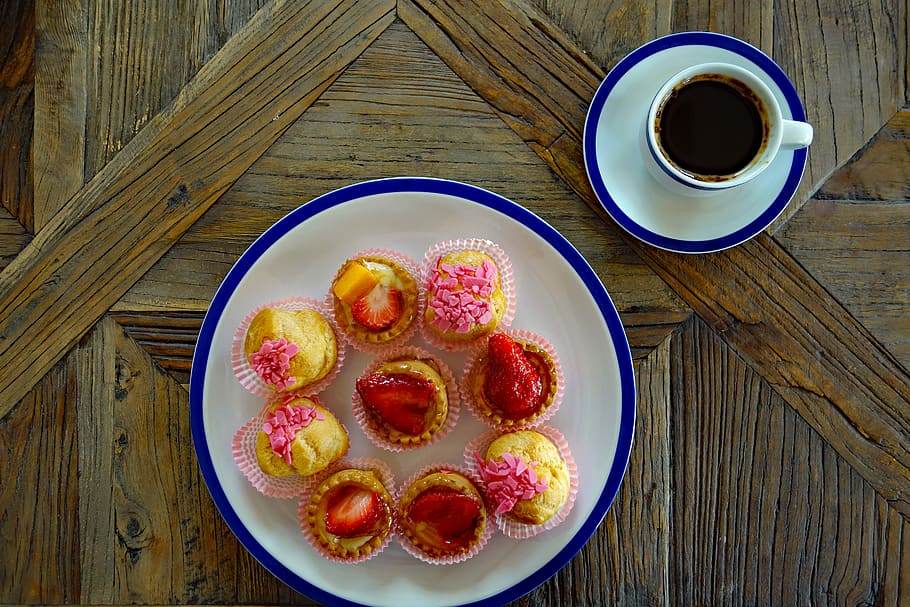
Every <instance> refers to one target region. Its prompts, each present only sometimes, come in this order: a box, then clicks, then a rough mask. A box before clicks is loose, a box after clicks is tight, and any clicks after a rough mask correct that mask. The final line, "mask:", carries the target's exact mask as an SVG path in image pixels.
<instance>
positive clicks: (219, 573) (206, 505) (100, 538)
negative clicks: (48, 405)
mask: <svg viewBox="0 0 910 607" xmlns="http://www.w3.org/2000/svg"><path fill="white" fill-rule="evenodd" d="M73 356H74V357H75V358H76V359H77V360H78V361H79V362H78V365H77V369H78V373H77V377H78V384H77V385H78V392H77V396H76V399H74V404H75V408H76V409H77V410H78V412H79V415H78V420H79V421H78V423H79V437H80V440H79V469H80V471H81V474H80V477H79V509H78V510H79V516H80V528H81V530H82V531H81V537H82V538H84V542H83V550H82V555H81V559H80V562H81V564H82V567H81V572H82V583H81V587H82V593H81V597H80V602H82V603H84V604H135V603H141V604H174V603H189V604H193V603H231V602H238V603H250V602H252V603H287V602H292V603H295V604H296V603H299V604H305V605H306V604H311V603H309V602H306V601H302V600H301V599H300V598H299V595H297V594H296V593H294V592H292V591H291V590H290V589H288V588H287V587H286V586H284V585H283V584H280V583H278V582H277V581H276V580H275V579H274V577H272V575H271V574H270V573H268V572H267V571H266V570H265V569H263V568H262V567H261V566H260V565H258V563H256V562H255V561H254V560H253V558H252V557H251V556H250V555H249V554H248V553H247V552H246V550H245V549H244V548H243V547H242V546H240V544H239V543H238V542H237V540H236V538H234V536H233V535H232V534H231V533H230V531H229V530H228V529H227V527H226V525H225V524H224V522H223V520H222V519H221V517H220V516H219V515H218V513H217V511H216V510H215V507H214V504H213V503H212V501H211V498H210V497H209V495H208V492H207V490H206V488H205V484H204V482H203V481H202V478H201V475H200V472H199V469H198V466H197V463H196V459H195V456H194V451H193V445H192V438H191V434H190V423H189V416H188V415H187V411H188V409H189V397H188V395H187V393H186V391H185V390H184V389H183V388H181V387H180V386H179V385H178V384H177V383H176V382H175V381H174V380H173V379H172V378H171V377H169V376H168V375H167V374H165V373H162V371H161V369H160V368H159V367H158V366H157V365H156V364H155V362H154V361H153V360H152V358H151V357H150V356H149V355H148V354H147V353H146V352H144V350H143V349H142V348H141V347H139V345H138V344H137V343H136V342H135V341H133V340H132V339H131V338H130V337H129V336H128V335H127V334H126V333H125V332H124V331H123V330H122V328H121V327H120V326H119V325H118V324H117V322H116V321H114V319H113V318H112V317H105V318H104V319H102V321H101V322H99V323H98V325H97V326H96V328H95V329H94V330H93V331H92V332H91V333H90V334H89V335H88V336H87V337H86V339H85V340H84V341H83V343H82V344H81V345H80V347H79V348H77V349H76V351H75V352H74V355H73ZM150 403H153V404H154V406H149V404H150ZM70 404H71V406H72V404H73V403H70Z"/></svg>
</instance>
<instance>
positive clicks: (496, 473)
mask: <svg viewBox="0 0 910 607" xmlns="http://www.w3.org/2000/svg"><path fill="white" fill-rule="evenodd" d="M474 457H476V458H477V464H478V467H479V468H480V476H481V478H482V479H483V482H484V486H485V487H486V490H487V494H488V496H489V497H490V499H491V500H492V501H493V503H494V504H496V514H503V513H505V512H509V511H510V510H512V508H514V507H515V504H516V503H518V501H519V500H529V499H531V498H532V497H534V496H535V495H537V494H538V493H543V492H544V491H546V490H547V482H546V480H543V479H538V478H537V470H535V469H534V466H536V465H537V462H530V463H528V462H526V461H525V460H523V459H522V458H520V457H515V456H514V455H512V454H511V453H503V454H502V459H501V460H492V459H488V460H487V461H483V459H482V458H481V457H480V454H479V453H475V454H474Z"/></svg>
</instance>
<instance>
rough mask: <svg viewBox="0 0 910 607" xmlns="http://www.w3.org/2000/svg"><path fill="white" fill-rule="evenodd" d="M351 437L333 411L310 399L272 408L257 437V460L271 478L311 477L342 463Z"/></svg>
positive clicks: (289, 401)
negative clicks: (333, 464)
mask: <svg viewBox="0 0 910 607" xmlns="http://www.w3.org/2000/svg"><path fill="white" fill-rule="evenodd" d="M348 445H349V442H348V433H347V431H346V430H345V429H344V426H342V425H341V422H339V421H338V419H336V418H335V416H334V415H332V413H331V411H329V410H328V409H326V408H325V407H323V406H322V405H321V404H319V402H318V401H316V400H314V399H311V398H306V397H303V398H287V399H284V400H282V401H279V402H276V403H275V404H274V405H272V406H271V407H269V410H268V413H267V414H266V415H265V417H264V419H263V421H262V426H261V429H260V431H259V433H258V434H257V436H256V460H257V461H258V463H259V467H260V468H261V469H262V471H263V472H265V473H266V474H269V475H271V476H292V475H295V474H299V475H302V476H310V475H313V474H316V473H317V472H320V471H321V470H324V469H325V468H327V467H328V466H329V465H330V464H332V463H333V462H336V461H338V460H339V459H341V458H342V457H343V456H344V454H345V453H347V451H348Z"/></svg>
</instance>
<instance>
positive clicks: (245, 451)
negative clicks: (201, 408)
mask: <svg viewBox="0 0 910 607" xmlns="http://www.w3.org/2000/svg"><path fill="white" fill-rule="evenodd" d="M265 410H267V407H266V408H265V409H263V411H265ZM262 416H263V413H262V412H260V413H259V415H257V416H256V417H254V418H253V419H251V420H250V421H248V422H247V423H245V424H244V425H243V426H241V427H240V429H239V430H237V432H235V433H234V437H233V439H232V440H231V454H232V455H233V457H234V462H235V463H236V464H237V467H238V468H239V469H240V472H242V473H243V475H244V476H245V477H246V478H247V480H249V481H250V484H252V485H253V487H255V488H256V490H257V491H259V493H262V494H263V495H266V496H268V497H274V498H278V499H290V498H296V497H299V496H300V495H301V494H303V492H304V491H305V490H306V486H307V485H306V478H304V477H303V476H300V475H299V474H295V475H293V476H272V475H270V474H266V473H265V472H263V471H262V468H260V467H259V461H258V460H257V459H256V437H257V436H258V435H259V431H260V430H261V429H262Z"/></svg>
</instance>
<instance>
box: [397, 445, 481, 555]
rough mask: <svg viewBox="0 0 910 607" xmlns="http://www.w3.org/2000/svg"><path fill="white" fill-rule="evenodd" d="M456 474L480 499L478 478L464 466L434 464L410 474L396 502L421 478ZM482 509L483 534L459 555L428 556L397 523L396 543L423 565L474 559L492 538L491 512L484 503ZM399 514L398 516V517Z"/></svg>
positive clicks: (400, 489)
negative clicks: (467, 482) (484, 515)
mask: <svg viewBox="0 0 910 607" xmlns="http://www.w3.org/2000/svg"><path fill="white" fill-rule="evenodd" d="M442 471H447V472H457V473H458V474H461V475H462V476H464V477H467V478H468V479H469V480H470V481H471V482H472V483H474V486H475V487H477V490H478V491H479V492H480V494H481V497H482V496H483V490H482V489H481V485H480V477H479V476H477V475H476V474H474V473H472V472H471V471H470V470H468V469H467V468H466V467H464V466H456V465H452V464H446V463H434V464H429V465H427V466H424V467H423V468H421V469H420V470H418V471H417V472H415V473H414V474H412V475H411V476H410V477H409V478H408V479H407V480H405V481H404V482H403V483H402V484H401V486H400V487H399V490H398V497H397V500H398V501H399V502H400V500H401V497H402V496H403V495H404V493H405V492H406V491H407V489H408V487H410V486H411V485H413V484H414V483H416V482H417V481H418V480H420V479H421V478H423V477H424V476H426V475H428V474H433V473H434V472H442ZM484 508H485V509H486V513H487V520H486V525H485V526H484V529H483V533H482V534H481V536H480V539H479V540H478V541H477V543H476V544H474V545H473V546H472V547H471V549H470V550H468V551H466V552H462V553H460V554H454V555H448V556H442V557H433V556H430V555H428V554H427V553H426V552H424V551H423V550H421V549H420V548H418V547H417V546H415V545H414V543H413V542H412V541H411V540H410V538H408V536H407V535H406V534H405V533H404V532H403V531H402V530H401V523H400V522H399V532H398V534H397V536H396V539H397V540H398V543H399V544H400V545H401V547H402V548H404V550H405V552H407V553H408V554H410V555H411V556H413V557H414V558H416V559H419V560H421V561H423V562H424V563H429V564H430V565H452V564H454V563H461V562H464V561H467V560H468V559H471V558H474V557H475V556H476V555H477V554H478V553H479V552H480V551H481V550H483V548H484V547H485V546H486V545H487V542H489V541H490V538H491V537H492V536H493V529H494V526H495V524H494V522H493V519H492V516H491V512H492V511H491V510H490V507H489V505H488V504H486V503H484ZM400 514H401V513H400V512H399V516H400Z"/></svg>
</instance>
